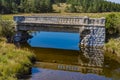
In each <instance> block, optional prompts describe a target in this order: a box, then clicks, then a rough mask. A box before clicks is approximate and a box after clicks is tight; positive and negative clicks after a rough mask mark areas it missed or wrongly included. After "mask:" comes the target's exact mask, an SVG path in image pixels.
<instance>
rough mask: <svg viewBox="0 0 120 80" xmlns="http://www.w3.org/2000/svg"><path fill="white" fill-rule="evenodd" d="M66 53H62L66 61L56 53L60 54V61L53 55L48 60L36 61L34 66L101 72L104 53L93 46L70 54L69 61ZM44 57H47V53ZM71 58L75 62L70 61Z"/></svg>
mask: <svg viewBox="0 0 120 80" xmlns="http://www.w3.org/2000/svg"><path fill="white" fill-rule="evenodd" d="M35 51H36V50H35ZM45 54H46V53H45ZM54 54H55V53H54ZM67 55H69V53H68V54H67V53H65V55H63V56H65V57H66V59H65V60H66V61H65V60H64V57H63V56H61V54H59V53H58V56H60V61H58V60H57V59H59V58H57V59H55V58H54V57H57V56H56V55H53V58H51V57H50V59H49V61H48V60H40V62H37V63H36V64H35V66H37V67H40V68H45V69H53V70H65V71H72V72H81V73H94V74H100V75H101V74H103V64H104V55H103V51H102V50H100V49H95V48H92V49H90V48H88V49H82V52H78V55H77V56H75V57H74V56H73V57H72V56H70V58H71V61H68V60H70V59H68V58H67ZM49 56H50V55H49ZM45 57H46V59H47V55H46V56H45ZM73 58H76V59H73ZM62 59H63V61H62ZM72 60H73V61H75V62H72ZM68 62H69V63H68Z"/></svg>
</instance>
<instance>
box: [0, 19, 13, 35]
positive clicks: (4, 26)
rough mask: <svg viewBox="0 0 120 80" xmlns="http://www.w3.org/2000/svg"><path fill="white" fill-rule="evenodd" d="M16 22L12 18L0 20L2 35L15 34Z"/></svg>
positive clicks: (0, 33) (0, 32)
mask: <svg viewBox="0 0 120 80" xmlns="http://www.w3.org/2000/svg"><path fill="white" fill-rule="evenodd" d="M14 26H15V25H14V23H13V21H10V20H0V35H1V36H3V37H7V36H12V35H13V34H14Z"/></svg>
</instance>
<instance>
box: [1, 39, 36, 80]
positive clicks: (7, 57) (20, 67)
mask: <svg viewBox="0 0 120 80" xmlns="http://www.w3.org/2000/svg"><path fill="white" fill-rule="evenodd" d="M8 46H9V47H8ZM31 57H34V55H33V53H31V52H29V51H28V50H27V49H26V50H21V49H16V48H15V46H14V45H12V44H6V43H5V42H4V41H2V42H0V80H17V77H20V75H22V74H23V75H25V74H28V73H29V72H28V71H29V68H30V67H31V66H32V63H31V60H30V59H31Z"/></svg>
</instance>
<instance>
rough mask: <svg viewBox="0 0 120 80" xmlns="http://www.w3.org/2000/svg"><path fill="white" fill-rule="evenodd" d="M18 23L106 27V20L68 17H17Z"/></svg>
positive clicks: (15, 18)
mask: <svg viewBox="0 0 120 80" xmlns="http://www.w3.org/2000/svg"><path fill="white" fill-rule="evenodd" d="M14 21H16V22H17V23H40V24H67V25H99V26H105V18H89V17H86V16H85V17H67V16H15V17H14Z"/></svg>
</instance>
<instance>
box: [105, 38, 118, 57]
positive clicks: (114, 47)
mask: <svg viewBox="0 0 120 80" xmlns="http://www.w3.org/2000/svg"><path fill="white" fill-rule="evenodd" d="M105 47H106V50H107V51H110V52H112V53H115V54H117V55H118V56H119V57H120V39H110V40H109V42H108V43H106V44H105Z"/></svg>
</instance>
